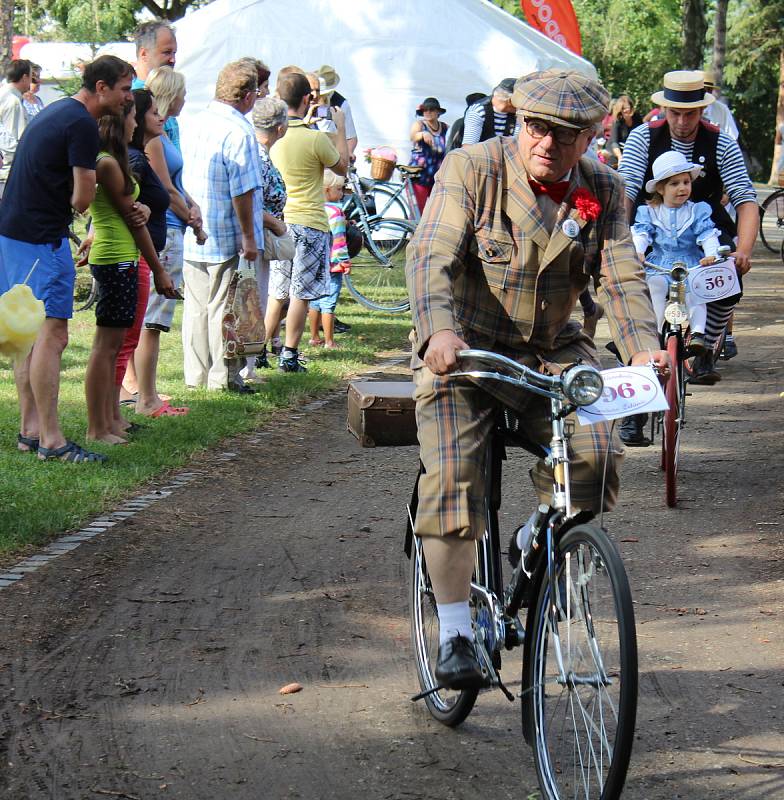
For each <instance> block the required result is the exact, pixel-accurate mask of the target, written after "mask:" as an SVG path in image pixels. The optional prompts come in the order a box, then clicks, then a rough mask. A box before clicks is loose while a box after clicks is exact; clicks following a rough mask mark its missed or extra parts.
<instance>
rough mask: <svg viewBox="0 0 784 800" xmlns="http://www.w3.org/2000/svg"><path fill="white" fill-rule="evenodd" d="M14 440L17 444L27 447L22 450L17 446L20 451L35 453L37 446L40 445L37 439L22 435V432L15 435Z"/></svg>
mask: <svg viewBox="0 0 784 800" xmlns="http://www.w3.org/2000/svg"><path fill="white" fill-rule="evenodd" d="M16 441H17V442H18V443H19V444H23V445H24V446H25V447H26V448H27V449H26V450H22V448H21V447H19V448H17V449H18V450H19V452H20V453H37V452H38V447H39V445H40V441H39V440H38V439H34V438H32V437H31V436H22V434H21V433H20V434H19V435H18V436H17V437H16Z"/></svg>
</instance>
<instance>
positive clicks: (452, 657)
mask: <svg viewBox="0 0 784 800" xmlns="http://www.w3.org/2000/svg"><path fill="white" fill-rule="evenodd" d="M436 680H437V681H438V682H439V684H441V686H443V687H445V688H446V689H480V688H482V687H483V686H486V685H487V680H486V679H485V676H484V675H483V674H482V668H481V667H480V666H479V656H478V654H477V652H476V644H475V643H474V642H473V641H471V640H470V639H466V637H465V636H460V635H458V636H453V637H451V638H450V639H447V640H446V641H445V642H444V643H443V644H442V645H440V646H439V648H438V661H437V662H436Z"/></svg>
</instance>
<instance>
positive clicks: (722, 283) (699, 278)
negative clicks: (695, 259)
mask: <svg viewBox="0 0 784 800" xmlns="http://www.w3.org/2000/svg"><path fill="white" fill-rule="evenodd" d="M688 281H689V291H690V292H691V294H692V297H693V298H694V299H695V300H696V301H697V302H699V303H710V302H712V301H713V300H723V299H724V298H725V297H731V296H732V295H733V294H737V293H738V292H739V291H740V286H739V284H738V273H737V272H736V271H735V263H734V262H733V261H729V262H727V263H726V264H717V265H716V266H713V267H700V268H699V269H693V270H691V271H690V272H689V278H688Z"/></svg>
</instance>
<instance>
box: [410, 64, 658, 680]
mask: <svg viewBox="0 0 784 800" xmlns="http://www.w3.org/2000/svg"><path fill="white" fill-rule="evenodd" d="M608 102H609V95H608V93H607V90H606V89H605V88H604V87H603V86H602V85H601V84H600V83H598V82H597V81H595V80H592V79H590V78H587V77H586V76H584V75H582V74H580V73H578V72H567V71H560V70H548V71H544V72H535V73H533V74H531V75H527V76H525V77H523V78H520V79H519V80H517V81H516V82H515V85H514V91H513V93H512V103H513V104H514V106H515V108H516V109H517V115H518V118H519V122H520V132H519V134H518V135H517V136H501V137H494V138H491V139H488V140H487V141H485V142H481V143H479V144H473V145H466V146H464V147H462V148H460V149H458V150H453V151H452V152H451V153H448V154H447V156H446V158H445V159H444V162H443V164H442V166H441V169H440V170H439V172H438V173H437V174H436V179H435V185H434V187H433V192H432V194H431V196H430V200H429V201H428V204H427V206H426V208H425V211H424V214H423V216H422V221H421V222H420V224H419V226H418V227H417V231H416V233H415V235H414V237H413V239H412V241H411V244H410V245H409V247H408V251H407V264H406V277H407V282H408V290H409V295H410V299H411V308H412V311H413V321H414V331H413V333H412V337H411V338H412V342H413V357H412V368H413V371H414V385H415V391H414V398H415V400H416V415H417V425H418V437H419V443H420V457H421V460H422V463H423V465H424V473H423V474H422V475H421V476H420V482H419V505H418V509H417V514H416V521H415V532H416V534H417V535H418V536H421V537H422V541H423V547H424V550H425V558H426V559H427V565H428V570H429V572H430V577H431V579H432V583H433V590H434V593H435V598H436V603H437V606H438V617H439V623H440V647H439V654H438V662H437V666H436V677H437V678H438V680H439V682H440V683H441V685H443V686H445V687H449V688H467V687H471V686H478V685H481V681H482V676H481V672H480V669H479V664H478V662H477V653H476V649H475V642H474V638H473V632H472V628H471V615H470V611H469V606H468V597H469V585H470V580H471V572H472V569H473V565H474V552H475V549H474V546H475V540H476V539H478V538H481V536H482V535H483V532H484V517H483V513H484V512H483V500H482V498H483V475H482V462H483V458H484V443H485V441H486V440H487V435H488V433H489V432H490V429H491V426H492V424H493V418H494V412H495V409H497V408H498V407H499V406H500V405H502V404H503V405H508V406H511V407H513V408H514V409H515V410H516V411H517V412H518V413H519V414H520V418H521V421H522V424H524V425H525V428H526V431H525V432H526V434H527V435H528V436H529V437H530V438H531V439H533V440H534V441H537V442H540V443H542V444H544V445H546V444H547V443H548V442H549V440H550V436H551V429H550V422H549V418H548V413H549V400H545V399H543V398H539V397H535V396H534V395H532V394H530V393H526V392H520V391H519V390H518V391H513V390H510V389H508V387H506V386H505V385H504V384H501V383H497V382H493V381H481V380H480V381H477V382H468V381H466V380H464V379H461V380H457V379H450V377H449V375H448V373H449V372H452V371H454V370H455V369H456V368H457V366H458V364H457V358H456V353H457V351H459V350H463V349H465V348H470V347H478V348H484V349H488V350H492V351H495V352H497V353H501V354H503V355H506V356H509V357H511V358H514V359H516V360H518V361H519V362H520V363H524V364H526V365H528V366H530V367H533V368H539V369H541V370H548V371H549V372H551V373H555V374H557V373H558V372H559V371H560V369H561V368H562V367H563V366H565V365H567V364H573V363H574V362H575V361H577V360H578V359H583V360H584V361H585V362H588V363H591V364H597V363H598V359H597V355H596V351H595V349H594V344H593V341H592V339H591V338H590V337H588V336H586V335H585V333H584V331H583V330H582V329H581V327H580V325H579V323H577V322H573V321H571V319H570V317H571V314H572V312H573V311H574V309H575V303H576V301H577V298H578V296H579V294H580V293H581V292H582V291H583V290H584V289H585V288H586V287H587V286H588V284H589V283H590V282H594V283H596V284H597V285H598V291H599V297H600V299H602V300H603V302H604V303H605V308H606V309H607V312H608V313H607V319H608V322H609V325H610V332H611V334H612V337H613V339H614V340H615V341H616V343H617V344H618V347H619V348H620V351H621V353H622V357H623V359H624V361H625V362H626V363H631V364H644V363H647V362H648V361H649V360H650V359H653V361H654V362H656V363H657V365H658V366H660V368H661V369H662V371H664V372H667V370H668V369H669V359H668V356H667V353H666V352H662V351H661V349H660V344H659V338H658V335H657V332H656V318H655V316H654V314H653V309H652V307H651V302H650V297H649V294H648V290H647V287H646V284H645V280H644V279H643V275H642V270H641V269H640V264H639V262H638V260H637V256H636V254H635V251H634V247H633V245H632V240H631V235H630V232H629V225H628V222H627V220H626V211H625V208H624V196H623V187H622V183H621V180H620V178H619V176H618V175H617V173H615V172H614V171H613V170H611V169H610V168H608V167H606V166H605V165H604V164H601V163H599V162H598V161H596V160H594V159H590V158H584V157H583V156H584V154H585V152H586V150H587V149H588V146H589V144H590V142H591V140H592V139H593V137H594V135H595V134H596V131H597V125H598V124H600V123H601V120H602V118H603V117H604V115H605V114H606V113H607V104H608ZM572 420H573V422H574V434H573V435H572V437H571V440H570V446H571V449H572V451H573V454H574V460H573V461H572V476H573V478H574V480H573V482H572V505H573V507H574V508H575V509H584V510H586V511H590V512H599V511H600V510H601V509H603V508H604V509H607V510H609V509H610V508H612V506H613V505H614V503H615V500H616V497H617V493H618V467H619V462H620V459H621V452H622V451H621V449H620V447H619V446H617V445H616V444H614V443H612V442H611V429H610V426H609V425H608V424H600V425H595V426H592V427H583V426H582V425H580V424H578V423H577V422H576V420H574V417H573V416H572ZM605 453H607V454H608V455H607V475H606V484H605V485H604V487H603V485H602V476H603V474H604V465H605ZM532 477H533V482H534V485H535V487H536V489H537V492H538V494H539V497H540V502H544V503H548V504H549V502H550V499H551V498H550V495H551V492H552V474H551V472H550V470H549V467H548V466H547V465H546V464H545V463H544V461H540V462H539V463H538V464H537V465H536V466H535V467H534V469H533V471H532ZM603 488H604V492H603V491H602V489H603ZM519 553H520V550H519V549H518V548H517V544H516V541H513V542H511V543H510V555H512V558H513V560H517V559H519Z"/></svg>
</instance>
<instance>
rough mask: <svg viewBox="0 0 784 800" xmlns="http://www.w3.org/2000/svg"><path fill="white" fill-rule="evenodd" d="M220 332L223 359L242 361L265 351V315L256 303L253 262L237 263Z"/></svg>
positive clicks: (257, 298)
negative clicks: (237, 266)
mask: <svg viewBox="0 0 784 800" xmlns="http://www.w3.org/2000/svg"><path fill="white" fill-rule="evenodd" d="M221 332H222V334H223V357H224V358H229V359H231V358H241V357H242V356H246V355H254V354H256V353H261V352H262V350H263V349H264V342H265V340H266V331H265V329H264V313H263V312H262V310H261V301H260V300H259V284H258V282H257V280H256V265H255V264H254V263H253V262H252V261H248V260H246V259H240V265H239V268H238V269H237V271H236V272H235V273H234V275H232V277H231V282H230V283H229V292H228V295H227V297H226V303H225V304H224V306H223V322H222V325H221Z"/></svg>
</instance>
